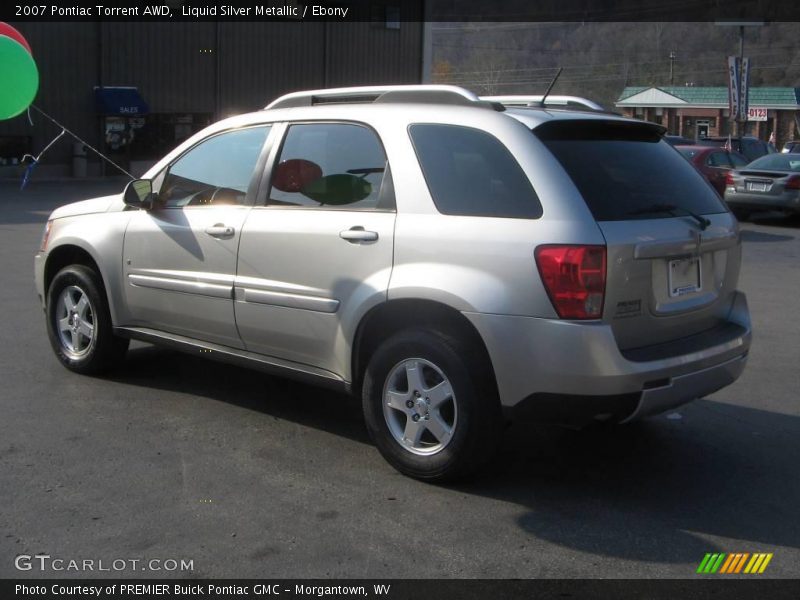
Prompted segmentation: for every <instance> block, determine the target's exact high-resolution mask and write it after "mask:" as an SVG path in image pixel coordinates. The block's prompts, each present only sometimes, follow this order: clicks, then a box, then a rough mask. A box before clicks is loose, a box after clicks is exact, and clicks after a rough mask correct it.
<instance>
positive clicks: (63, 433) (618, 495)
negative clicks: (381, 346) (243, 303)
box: [0, 181, 800, 578]
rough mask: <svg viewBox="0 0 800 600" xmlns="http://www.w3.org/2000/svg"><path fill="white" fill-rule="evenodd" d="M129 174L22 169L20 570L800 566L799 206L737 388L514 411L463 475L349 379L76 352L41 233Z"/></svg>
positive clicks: (752, 230) (0, 520) (755, 266)
mask: <svg viewBox="0 0 800 600" xmlns="http://www.w3.org/2000/svg"><path fill="white" fill-rule="evenodd" d="M121 186H122V183H121V182H119V181H111V182H88V183H82V184H75V183H43V182H37V181H33V182H32V183H31V184H30V186H29V188H28V189H26V190H25V191H24V192H19V191H18V184H17V183H15V182H2V183H0V269H1V271H0V272H2V285H0V314H1V315H2V328H1V329H0V330H1V331H2V342H1V343H0V377H1V378H2V388H0V577H21V576H24V577H40V576H43V575H44V576H53V575H61V576H79V575H87V573H83V574H81V573H63V572H62V573H53V572H47V573H40V572H36V571H29V572H20V571H18V570H17V569H16V568H15V566H14V559H15V557H16V556H17V555H20V554H30V555H34V554H49V555H51V556H52V557H61V558H64V559H95V560H99V559H102V560H104V561H108V562H110V561H112V560H115V559H136V558H143V559H152V558H158V559H162V560H163V559H175V560H178V561H180V560H181V559H187V560H192V561H193V567H194V570H193V571H191V572H164V571H162V572H155V573H154V572H145V573H143V572H137V571H123V572H120V573H111V575H116V576H128V577H135V576H154V575H155V576H169V577H215V578H216V577H265V576H272V577H313V578H327V577H403V578H438V577H469V578H478V577H489V578H533V577H536V578H540V577H603V578H606V577H620V578H627V577H635V578H639V577H641V578H658V577H675V578H678V577H680V578H683V577H689V578H691V577H694V576H695V575H694V572H695V570H696V568H697V565H698V564H699V562H700V561H701V560H702V558H703V556H704V554H705V553H707V552H726V553H727V552H751V553H752V552H771V553H774V558H773V559H772V562H771V563H770V565H769V568H768V569H767V571H766V573H765V574H764V575H761V576H760V577H784V578H797V577H800V518H798V507H800V476H799V475H798V473H799V472H800V405H799V404H798V388H800V377H799V376H798V358H800V352H799V351H798V339H800V318H798V314H800V218H791V219H787V218H784V217H780V216H768V217H762V218H760V219H758V220H756V221H755V222H750V223H745V224H743V225H742V229H743V240H744V265H743V270H742V276H741V280H740V287H741V289H743V290H744V291H745V292H746V293H747V294H748V300H749V303H750V309H751V312H752V317H753V321H754V328H755V339H754V343H753V347H752V350H751V353H750V360H749V364H748V367H747V369H746V371H745V373H744V375H743V376H742V378H741V379H740V380H739V381H738V382H737V383H736V384H734V385H733V386H731V387H729V388H727V389H724V390H722V391H720V392H718V393H716V394H714V395H713V396H710V397H708V398H705V399H702V400H699V401H696V402H694V403H693V404H690V405H687V406H685V407H681V408H680V409H679V410H678V411H675V412H672V413H670V414H669V415H662V416H660V417H657V418H654V419H651V420H649V421H647V422H645V423H643V424H640V425H637V426H633V427H629V428H622V429H620V430H617V431H615V432H613V433H609V432H607V431H595V432H575V431H569V430H563V429H559V428H554V427H538V426H530V425H526V426H513V427H512V428H510V429H509V430H508V432H507V436H506V439H505V441H504V445H503V449H502V452H501V456H500V459H499V460H498V461H497V462H496V464H495V467H494V469H493V470H492V471H491V472H489V473H487V474H486V475H484V476H483V477H481V478H480V479H478V480H477V481H475V482H472V483H470V484H461V485H458V486H448V487H441V486H432V485H426V484H423V483H419V482H416V481H413V480H410V479H407V478H405V477H403V476H401V475H399V474H398V473H396V472H395V471H394V470H393V469H392V468H391V467H389V465H388V464H387V463H385V462H384V460H383V459H382V458H381V457H380V455H379V454H378V452H377V451H376V450H375V449H374V448H373V447H372V445H371V444H370V442H369V440H368V438H367V434H366V431H365V428H364V424H363V421H362V418H361V414H360V406H359V402H358V401H357V400H354V399H351V398H348V397H345V396H341V395H337V394H334V393H331V392H328V391H325V390H320V389H316V388H313V387H309V386H306V385H301V384H297V383H292V382H289V381H285V380H281V379H277V378H271V377H268V376H266V375H263V374H261V373H257V372H251V371H248V370H245V369H241V368H237V367H233V366H228V365H223V364H217V363H212V362H207V361H204V360H202V359H201V358H199V357H195V356H186V355H182V354H178V353H176V352H173V351H169V350H162V349H156V348H153V347H150V346H147V345H144V344H136V345H134V346H132V349H131V351H130V353H129V357H128V360H127V362H126V364H125V365H124V367H123V368H122V369H121V370H119V371H117V372H115V373H114V374H113V376H111V377H107V378H88V377H82V376H79V375H75V374H72V373H70V372H68V371H66V370H65V369H64V368H63V367H61V366H60V365H59V364H58V362H57V361H56V359H55V357H54V356H53V355H52V352H51V350H50V347H49V344H48V342H47V337H46V333H45V325H44V320H43V316H42V311H41V309H40V307H39V306H38V305H37V301H36V294H35V292H34V289H33V274H32V269H33V266H32V265H33V261H32V258H33V255H34V253H35V252H36V248H37V246H38V244H39V241H40V238H41V233H42V227H43V224H44V222H45V220H46V216H47V214H48V213H49V211H50V210H51V209H52V208H54V207H55V206H57V205H59V204H63V203H66V202H69V201H73V200H77V199H80V198H85V197H91V196H97V195H102V194H103V193H108V192H111V191H114V190H116V189H120V188H121ZM106 574H107V573H106ZM89 575H91V574H89ZM94 575H103V573H95V574H94Z"/></svg>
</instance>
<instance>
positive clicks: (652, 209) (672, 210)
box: [627, 204, 711, 231]
mask: <svg viewBox="0 0 800 600" xmlns="http://www.w3.org/2000/svg"><path fill="white" fill-rule="evenodd" d="M651 213H667V214H669V215H672V216H673V217H679V216H681V214H683V215H685V216H687V217H692V218H693V219H694V220H695V221H697V222H698V224H699V225H700V229H701V230H703V231H705V229H706V227H708V226H709V225H711V221H710V220H709V219H706V218H705V217H704V216H702V215H698V214H697V213H695V212H692V211H690V210H689V209H688V208H683V207H681V206H676V205H675V204H651V205H650V206H646V207H644V208H640V209H638V210H632V211H629V212H628V213H627V214H629V215H647V214H651Z"/></svg>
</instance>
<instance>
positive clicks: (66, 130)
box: [31, 104, 136, 179]
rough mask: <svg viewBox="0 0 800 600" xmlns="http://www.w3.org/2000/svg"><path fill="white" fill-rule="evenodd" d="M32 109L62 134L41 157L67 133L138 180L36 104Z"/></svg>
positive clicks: (42, 152) (48, 146) (132, 177)
mask: <svg viewBox="0 0 800 600" xmlns="http://www.w3.org/2000/svg"><path fill="white" fill-rule="evenodd" d="M31 108H32V109H33V110H35V111H36V112H38V113H39V114H40V115H42V116H43V117H44V118H45V119H49V120H50V121H51V122H53V123H54V124H55V125H56V126H57V127H60V128H61V134H60V135H59V136H58V137H57V138H56V139H55V140H53V141H52V142H50V143H49V144H48V145H47V148H45V149H44V150H42V151H41V152H40V153H39V156H41V155H42V154H44V152H45V150H47V149H48V148H50V146H52V145H53V144H54V143H55V142H56V141H57V140H58V139H59V138H60V137H61V136H62V135H64V134H65V133H67V134H69V135H71V136H72V137H73V138H75V139H76V140H78V141H79V142H80V143H81V144H83V145H84V146H86V147H87V148H88V149H89V150H91V151H92V152H94V153H95V154H97V156H99V157H100V158H102V159H103V160H105V161H106V162H109V163H111V164H112V165H113V166H114V167H116V168H117V169H119V170H120V171H122V172H123V173H125V175H127V176H128V177H130V178H131V179H136V177H134V176H133V175H131V174H130V173H128V171H126V170H125V169H123V168H122V167H120V166H119V165H118V164H117V163H115V162H114V161H113V160H111V159H110V158H108V157H107V156H106V155H105V154H103V153H102V152H100V150H98V149H97V148H95V147H94V146H92V145H91V144H89V143H88V142H86V141H85V140H83V139H81V138H79V137H78V136H77V135H75V134H74V133H72V132H71V131H70V130H69V129H67V128H66V127H64V126H63V125H62V124H61V123H59V122H58V121H56V120H55V119H54V118H53V117H51V116H50V115H48V114H47V113H46V112H44V111H43V110H42V109H41V108H39V107H38V106H36V105H35V104H31ZM37 160H38V158H37Z"/></svg>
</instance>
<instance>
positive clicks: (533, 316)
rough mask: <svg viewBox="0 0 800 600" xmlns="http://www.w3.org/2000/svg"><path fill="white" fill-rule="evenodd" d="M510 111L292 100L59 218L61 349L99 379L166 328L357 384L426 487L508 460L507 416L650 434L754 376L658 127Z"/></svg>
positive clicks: (387, 451)
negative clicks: (689, 406)
mask: <svg viewBox="0 0 800 600" xmlns="http://www.w3.org/2000/svg"><path fill="white" fill-rule="evenodd" d="M505 102H506V103H507V104H508V105H509V106H504V105H503V104H502V103H501V102H499V101H496V100H492V99H488V100H487V99H480V98H478V97H476V96H475V95H474V94H472V93H470V92H468V91H466V90H463V89H461V88H456V87H450V86H395V87H388V88H349V89H338V90H322V91H312V92H300V93H293V94H289V95H287V96H283V97H281V98H279V99H278V100H276V101H274V102H273V103H272V104H270V105H269V106H267V108H266V109H265V110H263V111H259V112H254V113H251V114H245V115H241V116H237V117H233V118H230V119H226V120H224V121H222V122H220V123H217V124H215V125H212V126H211V127H209V128H208V129H206V130H204V131H202V132H201V133H199V134H197V135H195V136H194V137H192V138H191V139H189V140H187V141H186V142H185V143H183V144H181V145H180V146H179V147H177V148H176V149H175V150H173V151H172V152H170V153H169V154H168V155H167V156H166V157H164V158H163V159H162V160H161V161H159V162H158V163H157V164H156V165H155V166H154V167H153V168H152V169H151V170H150V171H149V172H148V173H147V174H146V175H145V177H144V179H142V180H137V181H133V182H131V183H130V184H129V185H128V187H127V188H126V190H125V192H124V193H122V194H119V195H114V196H108V197H104V198H96V199H93V200H87V201H84V202H78V203H75V204H70V205H67V206H64V207H61V208H59V209H57V210H56V211H54V212H53V214H52V215H51V216H50V219H49V220H48V222H47V227H46V230H45V235H44V239H43V241H42V245H41V250H40V252H39V253H38V254H37V256H36V261H35V274H36V288H37V290H38V293H39V297H40V300H41V301H42V304H43V306H44V309H45V313H46V318H47V330H48V333H49V337H50V341H51V343H52V346H53V350H54V351H55V353H56V356H57V357H58V358H59V360H60V361H61V362H62V363H63V364H64V365H65V366H66V367H67V368H69V369H71V370H73V371H77V372H80V373H98V372H101V371H103V370H105V369H108V368H109V367H111V366H113V365H114V363H116V362H117V361H119V360H120V359H122V357H123V355H124V354H125V352H126V349H127V346H128V340H129V339H137V340H145V341H147V342H152V343H156V344H166V345H169V346H172V347H175V348H178V349H182V350H186V351H188V352H202V356H207V357H209V358H216V359H218V360H222V361H226V362H234V363H237V364H242V365H247V366H251V367H255V368H260V369H263V370H265V371H267V372H269V373H275V374H281V375H286V376H288V377H295V378H300V379H303V380H306V381H312V382H315V383H319V384H322V385H326V386H329V387H332V388H335V389H338V390H343V391H346V392H350V393H354V394H358V395H360V396H361V398H362V399H363V407H364V416H365V419H366V424H367V428H368V429H369V433H370V434H371V436H372V439H373V440H374V442H375V444H376V445H377V447H378V449H379V450H380V452H381V453H382V454H383V455H384V457H385V458H386V459H387V460H388V461H389V462H390V463H391V464H392V465H393V466H394V467H396V468H397V469H398V470H400V471H401V472H403V473H405V474H407V475H410V476H412V477H417V478H420V479H426V480H442V479H453V478H456V477H460V476H463V475H465V474H467V473H469V472H470V471H472V470H474V469H475V468H476V467H478V466H480V465H481V464H484V463H485V462H486V461H487V460H488V459H489V458H490V457H491V456H492V452H493V450H494V448H495V447H496V446H497V443H498V440H499V437H500V435H501V432H502V426H503V424H504V422H505V421H506V420H507V419H509V418H526V419H530V418H533V419H538V420H546V421H556V422H561V423H581V422H583V423H586V422H591V421H595V420H601V421H606V422H612V423H620V422H627V421H631V420H635V419H639V418H641V417H644V416H647V415H652V414H655V413H659V412H661V411H664V410H666V409H668V408H670V407H674V406H677V405H679V404H681V403H684V402H687V401H690V400H692V399H694V398H698V397H701V396H703V395H705V394H710V393H711V392H714V391H716V390H718V389H720V388H722V387H724V386H726V385H728V384H730V383H732V382H733V381H734V380H735V379H736V378H737V377H738V376H739V374H740V373H741V372H742V369H743V368H744V365H745V361H746V358H747V352H748V348H749V345H750V339H751V327H750V318H749V313H748V309H747V303H746V300H745V296H744V294H742V293H741V292H739V291H737V289H736V285H737V279H738V274H739V266H740V260H741V244H740V238H739V230H738V225H737V222H736V220H735V219H734V217H733V216H732V215H731V213H730V212H729V211H728V210H727V208H726V207H725V205H724V204H723V202H722V201H721V200H720V199H719V197H718V196H717V195H716V193H715V192H714V190H713V188H712V187H711V186H710V185H709V184H708V183H707V182H706V180H705V179H704V178H703V177H702V176H701V175H700V174H699V173H698V172H696V171H695V170H694V169H693V168H692V166H691V165H690V164H689V163H687V162H686V160H685V159H683V157H682V156H681V155H680V154H678V153H677V152H676V151H675V150H673V149H672V148H671V147H670V146H669V144H668V143H667V142H666V141H663V139H662V134H663V128H662V127H660V126H659V125H655V124H652V123H645V122H641V121H636V120H631V119H625V118H621V117H619V116H616V115H612V114H607V113H603V112H600V111H598V110H596V109H594V108H593V105H592V104H591V103H589V102H588V101H586V102H582V101H580V100H576V101H574V102H573V101H569V102H565V101H564V100H563V98H562V99H561V100H560V101H559V102H560V104H561V106H560V107H559V108H556V107H553V106H550V105H549V104H547V103H546V102H517V101H515V100H514V99H513V98H511V99H505ZM576 103H577V104H582V103H583V104H586V105H587V107H585V109H584V110H576V109H575V108H574V105H575V104H576ZM520 104H521V105H522V106H519V105H520ZM528 105H530V106H528Z"/></svg>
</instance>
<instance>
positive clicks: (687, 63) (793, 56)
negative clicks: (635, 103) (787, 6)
mask: <svg viewBox="0 0 800 600" xmlns="http://www.w3.org/2000/svg"><path fill="white" fill-rule="evenodd" d="M432 37H433V62H432V81H433V82H435V83H452V84H456V85H461V86H464V87H466V88H469V89H471V90H473V91H475V92H477V93H479V94H541V93H543V92H544V91H545V90H546V89H547V86H548V84H549V82H550V81H551V80H552V78H553V76H554V75H555V73H556V71H557V70H558V67H563V68H564V71H563V72H562V74H561V77H560V78H559V80H558V82H557V84H556V86H555V87H554V89H553V91H552V92H551V93H553V94H574V95H580V96H586V97H590V98H593V99H595V100H597V101H599V102H600V103H602V104H604V105H606V106H609V107H611V106H613V103H614V102H615V101H616V100H617V98H618V97H619V95H620V93H621V92H622V90H623V89H624V88H625V87H626V86H659V85H663V86H666V85H671V83H672V84H674V85H696V86H713V85H726V79H725V76H726V58H727V56H728V55H732V54H737V55H738V53H739V29H738V27H721V26H718V25H715V24H714V23H673V22H651V23H620V22H615V23H581V22H575V23H543V22H522V23H508V22H436V23H433V25H432ZM799 38H800V23H771V24H767V25H764V26H761V27H748V28H747V29H746V30H745V55H746V56H749V57H750V60H751V68H752V70H751V85H752V86H754V87H756V86H792V87H800V43H798V39H799Z"/></svg>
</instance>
